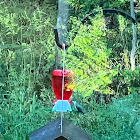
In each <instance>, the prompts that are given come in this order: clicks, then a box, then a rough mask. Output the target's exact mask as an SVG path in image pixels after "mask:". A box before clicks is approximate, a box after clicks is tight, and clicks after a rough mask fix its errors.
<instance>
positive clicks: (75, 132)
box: [30, 118, 91, 140]
mask: <svg viewBox="0 0 140 140" xmlns="http://www.w3.org/2000/svg"><path fill="white" fill-rule="evenodd" d="M60 126H61V118H58V119H57V120H55V121H53V122H50V123H48V124H47V125H45V126H43V127H41V128H39V129H37V130H35V131H33V132H32V133H31V134H30V140H55V139H56V140H59V139H62V140H91V137H90V136H89V135H88V134H87V133H86V132H85V131H84V130H82V129H81V128H79V127H77V126H75V125H73V124H72V123H70V122H69V121H67V120H65V119H63V132H62V134H61V127H60Z"/></svg>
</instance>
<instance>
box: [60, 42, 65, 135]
mask: <svg viewBox="0 0 140 140" xmlns="http://www.w3.org/2000/svg"><path fill="white" fill-rule="evenodd" d="M62 48H63V79H62V102H61V103H62V112H61V134H62V132H63V117H64V113H63V95H64V78H65V77H64V76H65V75H64V69H65V43H63V45H62Z"/></svg>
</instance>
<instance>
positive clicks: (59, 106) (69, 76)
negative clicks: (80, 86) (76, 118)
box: [52, 70, 74, 112]
mask: <svg viewBox="0 0 140 140" xmlns="http://www.w3.org/2000/svg"><path fill="white" fill-rule="evenodd" d="M63 75H64V86H63V87H64V89H63V90H64V91H63V98H62V80H63ZM73 77H74V73H73V72H72V71H70V70H64V74H63V70H54V71H53V74H52V87H53V92H54V94H55V96H56V101H55V105H54V107H53V111H58V112H66V111H72V109H71V107H70V97H71V95H72V92H73V89H74V78H73ZM62 99H63V100H62Z"/></svg>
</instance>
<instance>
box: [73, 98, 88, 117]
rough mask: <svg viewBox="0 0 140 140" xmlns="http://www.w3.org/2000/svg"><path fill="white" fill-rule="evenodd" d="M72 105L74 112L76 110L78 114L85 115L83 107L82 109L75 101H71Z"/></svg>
mask: <svg viewBox="0 0 140 140" xmlns="http://www.w3.org/2000/svg"><path fill="white" fill-rule="evenodd" d="M72 103H73V104H74V107H75V109H76V110H78V112H80V113H82V114H83V115H84V114H85V113H86V111H85V109H84V107H82V106H81V105H80V104H79V103H77V101H75V100H72Z"/></svg>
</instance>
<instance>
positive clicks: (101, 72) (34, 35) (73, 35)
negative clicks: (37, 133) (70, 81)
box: [0, 0, 140, 140]
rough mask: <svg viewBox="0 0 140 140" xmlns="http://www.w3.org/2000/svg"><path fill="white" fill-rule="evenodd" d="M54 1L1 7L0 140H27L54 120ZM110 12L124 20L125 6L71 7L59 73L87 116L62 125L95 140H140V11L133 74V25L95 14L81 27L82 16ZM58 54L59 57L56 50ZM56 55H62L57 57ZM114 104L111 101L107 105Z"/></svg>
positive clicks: (101, 2)
mask: <svg viewBox="0 0 140 140" xmlns="http://www.w3.org/2000/svg"><path fill="white" fill-rule="evenodd" d="M57 3H58V1H56V0H3V1H2V0H1V1H0V139H2V140H11V139H12V140H27V139H28V138H29V133H30V132H32V131H34V130H35V129H37V128H39V127H41V126H43V125H45V124H46V123H48V122H50V121H52V120H54V119H56V118H57V117H59V116H60V114H59V113H55V112H49V111H47V109H46V108H52V101H53V100H54V99H55V96H54V94H53V92H52V85H51V75H52V71H53V70H54V69H55V65H56V64H55V55H56V54H55V45H56V44H55V40H54V34H53V27H54V26H55V25H56V20H57V10H58V9H57ZM103 8H114V9H119V10H121V11H124V12H126V13H128V14H130V2H129V1H128V0H118V1H112V0H108V1H106V0H96V1H93V0H89V1H85V0H70V21H69V40H70V43H71V46H70V48H69V49H68V50H67V54H66V68H67V69H71V70H73V71H74V72H75V89H74V93H73V95H72V98H74V99H76V100H77V102H79V103H81V104H82V105H83V106H84V107H85V109H86V112H87V113H86V114H85V115H81V114H78V113H67V114H66V115H65V118H66V119H67V120H70V121H71V122H73V123H74V124H76V125H78V126H80V127H81V128H83V129H85V130H86V131H87V132H88V133H89V134H90V135H91V136H92V138H93V139H95V140H102V139H104V140H129V139H131V140H139V139H140V116H139V115H140V108H139V107H140V94H139V93H140V50H139V45H140V44H139V40H140V36H139V33H140V25H139V21H140V19H139V17H140V11H139V9H140V7H139V2H137V1H135V12H136V18H137V21H138V25H137V28H138V33H137V34H138V41H137V47H138V49H137V52H136V56H135V60H136V69H135V70H134V71H131V65H130V52H131V47H132V42H131V41H132V32H133V31H132V22H131V21H130V20H128V19H127V18H124V17H122V16H120V15H115V14H107V15H103V13H100V14H98V15H96V16H95V17H91V19H90V21H91V23H90V24H88V23H85V24H84V25H82V24H81V23H80V21H81V19H82V18H83V17H85V16H86V14H87V13H91V12H93V11H96V10H101V9H103ZM60 51H61V50H60ZM61 53H62V52H61ZM111 97H113V98H111Z"/></svg>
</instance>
